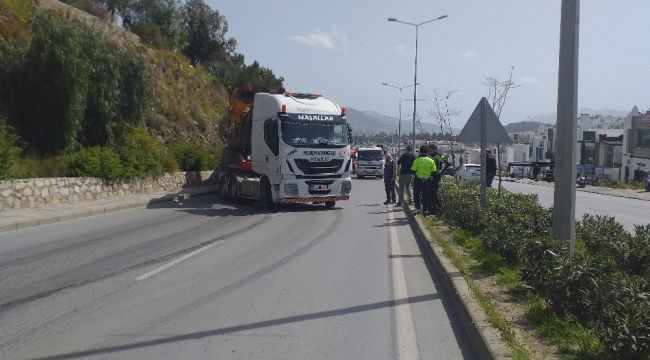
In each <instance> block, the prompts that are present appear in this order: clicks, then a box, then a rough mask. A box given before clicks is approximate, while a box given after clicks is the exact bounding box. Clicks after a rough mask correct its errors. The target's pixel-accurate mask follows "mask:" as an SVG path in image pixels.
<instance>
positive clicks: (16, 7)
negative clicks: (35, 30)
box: [0, 0, 34, 23]
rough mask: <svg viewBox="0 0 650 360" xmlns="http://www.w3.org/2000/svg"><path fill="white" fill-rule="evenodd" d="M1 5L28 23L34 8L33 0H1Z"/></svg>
mask: <svg viewBox="0 0 650 360" xmlns="http://www.w3.org/2000/svg"><path fill="white" fill-rule="evenodd" d="M0 7H4V8H6V9H8V10H9V11H11V13H12V14H13V15H14V16H15V17H16V18H17V19H18V20H20V21H21V22H23V23H26V22H27V20H29V17H30V15H31V13H32V11H33V9H34V3H33V1H31V0H0Z"/></svg>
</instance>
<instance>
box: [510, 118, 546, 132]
mask: <svg viewBox="0 0 650 360" xmlns="http://www.w3.org/2000/svg"><path fill="white" fill-rule="evenodd" d="M540 125H548V123H543V122H539V121H519V122H514V123H510V124H507V125H505V126H504V127H505V129H506V131H507V132H508V133H518V132H524V131H533V130H537V129H538V128H539V127H540Z"/></svg>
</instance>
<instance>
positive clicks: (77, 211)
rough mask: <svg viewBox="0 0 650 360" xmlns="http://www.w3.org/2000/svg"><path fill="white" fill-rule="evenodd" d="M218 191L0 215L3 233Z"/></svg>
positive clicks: (193, 190) (210, 189) (117, 199)
mask: <svg viewBox="0 0 650 360" xmlns="http://www.w3.org/2000/svg"><path fill="white" fill-rule="evenodd" d="M215 191H217V187H216V186H196V187H188V188H183V189H179V190H178V191H176V192H161V193H151V194H133V195H127V196H122V197H114V198H109V199H101V200H93V201H84V202H77V203H67V204H57V205H51V206H44V207H38V208H27V209H17V210H9V211H3V212H2V214H1V215H2V216H0V232H6V231H12V230H18V229H24V228H28V227H33V226H39V225H46V224H53V223H58V222H63V221H68V220H74V219H79V218H83V217H87V216H92V215H98V214H105V213H110V212H115V211H120V210H126V209H132V208H141V207H146V206H151V205H154V204H157V203H161V202H166V201H183V200H186V199H188V198H190V197H192V196H198V195H203V194H208V193H213V192H215Z"/></svg>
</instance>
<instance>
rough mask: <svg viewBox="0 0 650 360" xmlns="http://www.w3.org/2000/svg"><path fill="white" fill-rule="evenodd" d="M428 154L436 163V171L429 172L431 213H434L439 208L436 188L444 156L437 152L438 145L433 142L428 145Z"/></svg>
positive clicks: (438, 186)
mask: <svg viewBox="0 0 650 360" xmlns="http://www.w3.org/2000/svg"><path fill="white" fill-rule="evenodd" d="M429 154H430V155H431V158H432V159H433V161H434V162H435V163H436V170H437V171H436V172H434V173H433V174H431V213H432V214H435V213H436V211H438V209H439V208H440V197H439V196H438V189H439V188H440V180H441V179H442V165H443V163H444V161H445V157H444V156H443V155H442V154H440V153H439V152H438V146H436V145H435V144H433V145H431V146H430V147H429Z"/></svg>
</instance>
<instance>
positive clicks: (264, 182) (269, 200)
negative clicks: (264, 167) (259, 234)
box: [259, 177, 273, 209]
mask: <svg viewBox="0 0 650 360" xmlns="http://www.w3.org/2000/svg"><path fill="white" fill-rule="evenodd" d="M259 199H260V206H262V207H263V208H266V209H269V208H271V207H273V195H272V194H271V183H270V182H269V179H268V178H266V177H263V178H262V179H261V180H260V195H259Z"/></svg>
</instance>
